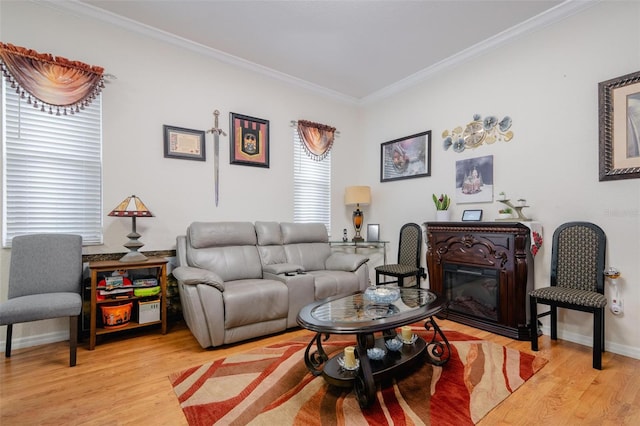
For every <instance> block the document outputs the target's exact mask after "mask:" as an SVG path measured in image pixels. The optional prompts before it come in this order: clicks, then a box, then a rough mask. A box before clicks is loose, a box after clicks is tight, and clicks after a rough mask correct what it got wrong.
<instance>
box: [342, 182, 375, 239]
mask: <svg viewBox="0 0 640 426" xmlns="http://www.w3.org/2000/svg"><path fill="white" fill-rule="evenodd" d="M344 204H345V205H347V206H356V209H355V210H354V211H353V227H354V228H355V230H356V234H355V235H354V237H353V240H352V241H354V242H358V241H364V238H362V236H360V228H362V224H363V223H364V213H362V210H360V206H361V205H362V206H368V205H369V204H371V188H370V187H368V186H348V187H346V188H345V191H344Z"/></svg>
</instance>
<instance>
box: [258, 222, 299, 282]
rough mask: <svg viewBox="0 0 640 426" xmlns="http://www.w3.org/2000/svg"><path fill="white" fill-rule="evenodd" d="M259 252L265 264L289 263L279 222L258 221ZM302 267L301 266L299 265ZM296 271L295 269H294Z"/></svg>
mask: <svg viewBox="0 0 640 426" xmlns="http://www.w3.org/2000/svg"><path fill="white" fill-rule="evenodd" d="M255 227H256V237H257V239H258V253H260V260H261V261H262V265H263V266H267V265H274V264H281V263H287V256H285V254H284V247H282V232H280V224H279V223H278V222H256V225H255ZM298 268H300V267H298ZM294 271H295V269H294Z"/></svg>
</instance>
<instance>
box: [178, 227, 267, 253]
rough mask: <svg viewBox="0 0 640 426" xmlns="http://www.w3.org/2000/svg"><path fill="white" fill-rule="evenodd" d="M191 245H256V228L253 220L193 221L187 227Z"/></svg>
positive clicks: (202, 246)
mask: <svg viewBox="0 0 640 426" xmlns="http://www.w3.org/2000/svg"><path fill="white" fill-rule="evenodd" d="M187 237H188V238H189V244H190V245H191V247H193V248H196V249H199V248H207V247H224V246H251V245H256V243H257V238H256V230H255V228H254V226H253V224H252V223H251V222H193V223H192V224H191V225H189V229H187Z"/></svg>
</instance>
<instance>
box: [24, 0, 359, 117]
mask: <svg viewBox="0 0 640 426" xmlns="http://www.w3.org/2000/svg"><path fill="white" fill-rule="evenodd" d="M31 1H34V2H36V3H47V4H48V5H49V6H51V7H53V8H57V9H62V10H68V11H71V12H74V13H76V14H78V15H81V16H86V17H91V18H94V19H97V20H100V21H103V22H106V23H109V24H112V25H115V26H118V27H120V28H124V29H126V30H129V31H132V32H135V33H137V34H141V35H144V36H147V37H150V38H154V39H156V40H160V41H162V42H165V43H168V44H172V45H174V46H178V47H180V48H183V49H188V50H191V51H192V52H195V53H198V54H201V55H203V56H208V57H211V58H214V59H216V60H219V61H220V62H223V63H226V64H229V65H234V66H237V67H239V68H243V69H246V70H248V71H253V72H255V73H258V74H261V75H265V76H268V77H271V78H273V79H275V80H278V81H281V82H284V83H286V84H290V85H293V86H296V87H300V88H303V89H305V90H308V91H311V92H314V93H316V94H318V95H321V96H324V97H328V98H331V99H333V100H336V101H339V102H342V103H345V104H351V105H357V103H358V99H357V98H355V97H353V96H348V95H345V94H343V93H339V92H337V91H335V90H331V89H327V88H326V87H322V86H320V85H317V84H314V83H311V82H309V81H306V80H303V79H301V78H297V77H294V76H291V75H289V74H286V73H283V72H280V71H276V70H274V69H271V68H268V67H265V66H262V65H259V64H256V63H254V62H251V61H247V60H245V59H242V58H239V57H237V56H234V55H230V54H228V53H225V52H222V51H220V50H217V49H213V48H211V47H208V46H205V45H203V44H200V43H196V42H194V41H191V40H188V39H185V38H182V37H179V36H177V35H175V34H171V33H169V32H166V31H163V30H159V29H157V28H154V27H151V26H149V25H145V24H143V23H141V22H138V21H134V20H132V19H129V18H125V17H123V16H120V15H116V14H114V13H112V12H109V11H106V10H104V9H100V8H97V7H95V6H92V5H89V4H86V3H82V2H80V1H78V0H69V1H63V2H60V1H59V0H58V1H56V0H40V1H37V0H31Z"/></svg>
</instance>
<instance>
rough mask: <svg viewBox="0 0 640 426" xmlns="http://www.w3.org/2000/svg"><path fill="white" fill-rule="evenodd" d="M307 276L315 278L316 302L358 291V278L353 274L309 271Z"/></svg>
mask: <svg viewBox="0 0 640 426" xmlns="http://www.w3.org/2000/svg"><path fill="white" fill-rule="evenodd" d="M309 274H310V275H312V276H313V277H314V278H315V298H316V300H320V299H324V298H325V297H331V296H337V295H338V294H350V293H353V292H355V291H358V290H359V289H360V282H359V281H358V277H357V276H356V275H355V274H354V273H353V272H345V271H311V272H309ZM338 283H339V284H338Z"/></svg>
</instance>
